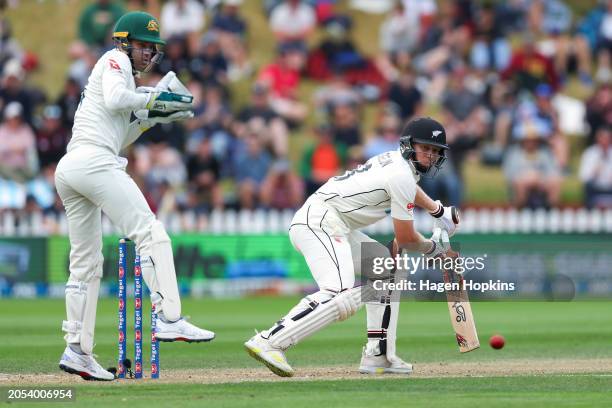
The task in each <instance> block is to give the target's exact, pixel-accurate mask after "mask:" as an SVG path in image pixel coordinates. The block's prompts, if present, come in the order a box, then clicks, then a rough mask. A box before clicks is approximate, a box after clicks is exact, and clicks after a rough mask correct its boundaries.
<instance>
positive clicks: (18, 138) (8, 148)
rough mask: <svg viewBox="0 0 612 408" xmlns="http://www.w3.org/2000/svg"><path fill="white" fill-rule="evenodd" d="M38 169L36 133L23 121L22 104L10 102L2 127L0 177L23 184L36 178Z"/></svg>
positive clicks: (0, 127) (0, 133)
mask: <svg viewBox="0 0 612 408" xmlns="http://www.w3.org/2000/svg"><path fill="white" fill-rule="evenodd" d="M38 169H39V165H38V156H37V154H36V138H35V136H34V132H33V131H32V128H31V127H30V126H29V125H28V124H27V123H25V122H24V120H23V107H22V106H21V104H20V103H19V102H10V103H9V104H8V105H6V108H5V109H4V121H3V122H2V124H1V125H0V177H1V178H3V179H8V180H13V181H16V182H20V183H23V182H26V181H28V180H30V179H31V178H33V177H35V176H36V172H37V171H38Z"/></svg>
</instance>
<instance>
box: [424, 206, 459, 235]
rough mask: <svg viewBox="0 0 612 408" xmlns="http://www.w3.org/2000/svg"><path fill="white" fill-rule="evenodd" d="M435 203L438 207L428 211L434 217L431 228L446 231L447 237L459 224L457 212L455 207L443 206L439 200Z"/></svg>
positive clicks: (453, 232)
mask: <svg viewBox="0 0 612 408" xmlns="http://www.w3.org/2000/svg"><path fill="white" fill-rule="evenodd" d="M436 203H438V209H437V210H436V211H434V212H430V213H429V214H430V215H431V216H432V217H434V222H433V230H434V231H435V229H436V228H440V229H442V230H444V231H446V232H447V233H448V236H449V237H452V236H453V235H455V232H456V231H457V227H458V225H459V212H458V211H457V209H456V208H455V207H452V206H450V207H444V206H443V205H442V203H441V202H440V201H436Z"/></svg>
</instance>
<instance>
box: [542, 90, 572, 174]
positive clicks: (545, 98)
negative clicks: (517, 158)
mask: <svg viewBox="0 0 612 408" xmlns="http://www.w3.org/2000/svg"><path fill="white" fill-rule="evenodd" d="M552 97H553V93H552V89H551V88H550V86H548V85H547V84H540V85H538V87H537V88H536V91H535V105H536V109H537V113H536V114H537V116H538V118H539V119H540V120H542V121H546V122H547V123H548V124H549V125H548V128H549V129H550V131H549V132H548V133H547V134H546V135H545V136H546V139H547V141H548V144H549V145H550V148H551V150H552V152H553V154H554V156H555V159H556V160H557V163H558V164H559V167H560V168H561V169H563V170H566V169H567V168H568V165H569V145H568V143H567V139H566V138H565V135H564V134H563V133H562V132H561V129H560V127H559V115H558V114H557V110H556V109H555V107H554V106H553V104H552Z"/></svg>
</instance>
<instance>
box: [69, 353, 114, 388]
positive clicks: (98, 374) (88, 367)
mask: <svg viewBox="0 0 612 408" xmlns="http://www.w3.org/2000/svg"><path fill="white" fill-rule="evenodd" d="M59 368H60V369H61V370H64V371H65V372H67V373H69V374H76V375H80V376H81V378H83V379H84V380H93V381H112V380H114V379H115V375H114V374H113V373H111V372H109V371H106V370H105V369H103V368H102V366H100V364H98V362H97V361H96V359H95V358H94V357H93V356H91V355H88V354H79V353H76V352H74V351H73V350H72V349H71V348H70V346H66V349H65V350H64V354H62V358H61V359H60V362H59Z"/></svg>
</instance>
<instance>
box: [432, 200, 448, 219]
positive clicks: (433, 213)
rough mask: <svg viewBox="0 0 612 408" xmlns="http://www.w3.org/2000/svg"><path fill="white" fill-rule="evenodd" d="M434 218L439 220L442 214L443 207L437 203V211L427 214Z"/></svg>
mask: <svg viewBox="0 0 612 408" xmlns="http://www.w3.org/2000/svg"><path fill="white" fill-rule="evenodd" d="M429 214H430V215H431V216H432V217H434V218H440V217H441V216H442V214H444V206H443V205H442V204H440V203H438V209H437V210H436V211H433V212H430V213H429Z"/></svg>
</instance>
